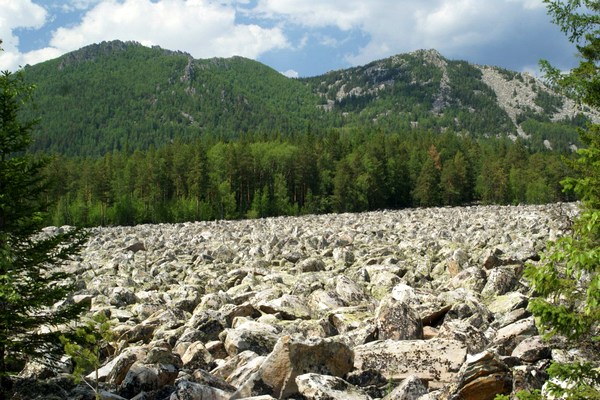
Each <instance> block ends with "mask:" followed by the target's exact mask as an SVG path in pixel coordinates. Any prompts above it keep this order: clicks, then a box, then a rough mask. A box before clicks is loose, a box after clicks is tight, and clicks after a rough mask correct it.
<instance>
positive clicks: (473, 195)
mask: <svg viewBox="0 0 600 400" xmlns="http://www.w3.org/2000/svg"><path fill="white" fill-rule="evenodd" d="M46 174H47V175H48V177H50V179H51V181H53V182H54V183H55V184H54V185H53V186H52V190H51V191H49V192H48V196H49V199H48V200H50V201H51V202H53V203H54V204H55V206H54V207H53V209H52V210H51V213H50V216H49V218H50V221H48V223H50V224H53V225H63V224H72V225H82V226H95V225H131V224H140V223H161V222H182V221H195V220H212V219H236V218H260V217H268V216H277V215H299V214H308V213H326V212H359V211H366V210H377V209H386V208H404V207H413V206H442V205H449V206H454V205H460V204H468V203H472V202H482V203H497V204H510V203H545V202H554V201H565V200H572V199H573V197H572V195H570V194H568V193H563V192H562V191H561V186H560V184H559V182H560V180H561V179H563V178H564V177H565V176H567V175H568V171H567V170H566V167H565V166H564V163H563V162H562V161H561V156H560V155H559V154H557V153H555V152H549V151H545V152H536V153H532V152H531V151H530V150H529V149H528V148H527V147H526V145H525V144H524V143H523V142H521V141H520V140H518V141H517V142H515V143H513V142H511V141H510V140H498V139H493V140H492V139H479V140H474V139H471V138H461V137H459V136H457V135H455V134H442V135H439V134H431V133H427V132H414V133H411V134H409V135H404V136H401V135H397V134H385V133H383V132H381V131H379V132H365V131H353V132H348V131H335V130H331V131H328V132H324V133H319V134H316V133H312V132H305V133H303V134H301V135H297V136H292V137H287V136H286V137H285V139H283V138H282V137H278V136H271V137H267V136H261V137H251V136H246V137H243V138H241V139H240V140H237V141H234V142H223V141H217V140H215V141H212V142H206V141H204V142H203V141H197V142H193V143H183V142H177V141H175V142H174V143H171V144H169V145H165V146H163V147H160V148H150V149H148V150H145V151H141V150H136V151H134V152H128V151H127V150H126V149H125V150H123V151H118V152H113V153H108V154H106V155H105V156H103V157H101V158H91V157H90V158H68V157H65V156H55V157H52V158H51V160H50V162H49V163H48V164H47V166H46Z"/></svg>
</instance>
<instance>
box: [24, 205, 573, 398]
mask: <svg viewBox="0 0 600 400" xmlns="http://www.w3.org/2000/svg"><path fill="white" fill-rule="evenodd" d="M576 213H577V207H576V205H574V204H554V205H543V206H515V207H499V206H490V207H483V206H474V207H463V208H432V209H414V210H402V211H382V212H372V213H362V214H342V215H322V216H305V217H300V218H273V219H261V220H249V221H215V222H206V223H185V224H174V225H141V226H136V227H111V228H97V229H94V230H93V232H92V235H91V238H90V240H89V243H88V244H87V247H86V248H85V250H84V251H83V253H82V255H81V258H80V259H78V260H77V261H76V262H73V263H72V264H71V265H69V267H68V268H69V269H70V270H71V271H72V272H75V273H76V276H77V283H78V288H79V291H78V292H77V294H76V296H74V298H73V300H74V301H77V302H85V303H86V304H88V305H89V309H90V314H98V313H101V314H104V315H107V316H109V317H110V319H111V321H112V324H113V331H114V333H115V335H116V338H117V339H116V340H115V341H114V343H112V346H110V347H109V348H107V349H106V350H107V354H109V356H108V357H107V358H106V360H105V361H104V363H103V366H102V368H101V369H100V370H99V371H98V372H99V381H100V382H101V388H102V392H101V394H102V398H103V399H123V398H124V399H137V400H141V399H146V400H149V399H157V400H158V399H170V400H184V399H186V400H194V399H204V400H206V399H242V398H253V399H271V398H276V399H277V398H293V399H365V400H366V399H377V398H383V399H386V400H387V399H420V400H426V399H450V398H464V399H493V398H494V395H495V394H496V393H510V392H511V391H515V390H519V389H523V388H541V387H542V384H543V383H544V381H545V380H546V374H545V369H546V368H547V366H548V365H549V363H550V361H551V360H553V359H554V360H564V359H569V358H573V357H577V356H579V355H580V353H581V351H580V350H576V349H568V348H564V346H562V345H561V344H560V342H552V343H548V342H544V341H542V340H541V338H540V336H539V333H538V329H537V328H536V325H535V322H534V319H533V317H531V315H530V314H529V312H528V311H527V303H528V298H529V297H528V296H529V288H528V286H527V283H526V282H525V281H524V280H523V279H522V271H523V267H524V263H526V262H528V261H529V262H535V261H536V260H538V259H539V255H540V253H541V252H542V251H543V249H544V248H545V246H546V242H547V241H548V240H551V239H555V238H557V237H558V236H560V235H561V234H563V233H564V232H565V229H566V228H567V227H568V225H569V221H570V220H571V219H572V218H573V216H574V215H575V214H576ZM49 231H51V229H49ZM65 368H68V363H66V365H65ZM94 376H95V374H93V373H92V374H90V376H89V380H90V381H92V380H93V379H94ZM42 378H43V379H42ZM15 388H16V391H17V394H16V395H15V397H14V398H15V399H17V398H19V399H24V398H40V399H41V398H61V399H64V398H69V399H88V398H89V399H93V398H94V395H93V392H92V391H91V389H89V388H88V387H87V386H86V385H83V384H79V385H75V384H74V383H72V382H71V380H70V378H68V375H67V374H66V373H65V372H64V371H62V372H61V371H47V370H44V369H43V368H41V367H39V366H37V367H36V366H35V365H30V366H28V367H27V368H26V370H25V371H24V372H23V373H22V374H21V377H20V378H19V379H16V380H15ZM28 396H29V397H28Z"/></svg>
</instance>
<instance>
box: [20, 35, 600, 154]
mask: <svg viewBox="0 0 600 400" xmlns="http://www.w3.org/2000/svg"><path fill="white" fill-rule="evenodd" d="M23 73H24V75H25V77H26V79H27V80H29V81H30V82H32V83H36V85H37V86H38V90H37V91H36V94H35V96H36V103H37V104H38V108H37V109H36V110H29V111H28V112H27V113H26V115H29V116H32V115H34V112H37V113H38V114H39V116H40V117H41V119H42V121H43V123H42V125H41V126H40V128H39V129H38V130H37V131H36V132H35V134H34V137H35V138H36V143H35V144H34V150H42V151H52V152H58V153H63V154H67V155H101V154H104V153H106V152H110V151H113V150H120V149H124V148H129V149H131V150H133V149H136V148H141V149H144V148H148V147H149V146H161V145H162V144H165V143H169V142H170V141H173V140H175V139H176V138H179V139H182V140H193V139H199V138H200V139H225V140H228V139H234V138H239V137H240V136H243V135H245V134H262V135H265V134H266V135H273V134H276V135H284V136H286V135H296V134H300V133H302V132H305V131H307V130H316V131H323V130H328V129H340V130H347V129H360V130H372V129H382V130H384V131H389V132H405V133H410V132H414V131H415V130H416V131H426V132H428V131H432V132H445V131H450V132H455V133H457V134H461V135H470V136H472V137H502V136H508V137H511V138H513V139H514V138H516V137H522V138H524V139H526V140H530V142H531V145H532V146H537V147H540V146H545V147H546V148H549V147H554V148H557V149H561V150H564V149H568V148H569V147H570V146H575V145H577V142H576V137H577V135H576V129H575V128H576V126H578V125H581V124H582V123H583V121H584V120H586V119H588V118H591V119H597V115H595V114H592V113H591V112H589V110H588V112H587V113H583V112H582V111H580V110H577V109H576V108H575V107H574V103H572V102H570V101H569V100H567V99H565V98H563V97H561V96H558V95H556V94H555V93H553V92H552V91H551V90H550V89H549V88H548V87H547V86H546V85H544V84H543V83H542V82H541V81H539V80H537V79H535V78H533V77H531V76H530V75H529V76H528V75H526V74H521V73H517V72H512V71H507V70H503V69H500V68H497V67H489V66H478V65H474V64H469V63H468V62H466V61H456V60H448V59H446V58H445V57H443V56H442V55H441V54H440V53H439V52H437V51H436V50H418V51H415V52H412V53H406V54H399V55H395V56H392V57H388V58H386V59H381V60H375V61H373V62H371V63H368V64H365V65H363V66H357V67H352V68H347V69H341V70H336V71H330V72H327V73H325V74H323V75H319V76H315V77H308V78H288V77H286V76H284V75H283V74H281V73H280V72H278V71H276V70H274V69H272V68H271V67H268V66H266V65H264V64H262V63H260V62H258V61H254V60H250V59H246V58H243V57H231V58H211V59H194V58H193V57H192V56H191V55H190V54H188V53H184V52H180V51H172V50H165V49H162V48H160V47H157V46H154V47H150V48H149V47H145V46H142V45H141V44H139V43H136V42H121V41H112V42H102V43H100V44H94V45H90V46H86V47H84V48H82V49H80V50H77V51H74V52H71V53H68V54H65V55H63V56H61V57H59V58H57V59H54V60H49V61H46V62H44V63H40V64H36V65H34V66H26V67H25V68H24V69H23ZM549 127H552V129H549ZM545 131H552V132H554V131H560V132H559V133H552V135H550V136H549V134H545V133H544V132H545Z"/></svg>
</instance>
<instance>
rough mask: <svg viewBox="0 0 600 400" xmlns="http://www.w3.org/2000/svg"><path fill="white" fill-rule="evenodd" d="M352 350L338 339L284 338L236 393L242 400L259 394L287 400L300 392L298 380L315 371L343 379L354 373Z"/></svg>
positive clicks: (234, 397) (236, 397)
mask: <svg viewBox="0 0 600 400" xmlns="http://www.w3.org/2000/svg"><path fill="white" fill-rule="evenodd" d="M353 361H354V360H353V354H352V350H351V349H350V348H349V347H348V346H347V345H345V344H344V343H341V342H339V341H336V340H331V339H317V340H313V341H296V340H293V339H292V338H291V337H289V336H283V337H282V338H281V339H279V341H278V342H277V345H276V346H275V348H274V349H273V351H272V352H271V354H269V355H268V356H267V358H266V359H265V360H264V361H263V363H262V365H261V366H260V368H259V370H258V371H257V372H256V373H255V374H254V375H253V376H252V377H251V378H250V379H249V380H248V381H247V382H245V383H244V384H243V385H241V387H240V388H239V389H238V391H237V392H236V393H235V394H234V396H233V397H232V399H241V398H244V397H248V396H254V395H258V394H265V393H266V394H270V395H273V396H274V397H277V398H284V397H288V396H291V395H293V394H295V393H298V386H297V384H296V381H295V379H296V377H297V376H298V375H301V374H304V373H308V372H314V373H318V374H323V375H332V376H338V377H342V376H344V375H345V374H347V373H348V372H349V371H350V370H352V366H353Z"/></svg>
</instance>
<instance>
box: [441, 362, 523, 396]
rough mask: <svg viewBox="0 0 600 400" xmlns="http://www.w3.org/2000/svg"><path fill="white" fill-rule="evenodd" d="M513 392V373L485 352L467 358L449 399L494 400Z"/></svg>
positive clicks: (449, 391) (450, 389)
mask: <svg viewBox="0 0 600 400" xmlns="http://www.w3.org/2000/svg"><path fill="white" fill-rule="evenodd" d="M511 390H512V372H511V371H510V369H509V368H508V367H507V366H506V365H505V364H504V363H503V362H502V361H500V359H499V357H498V356H496V355H495V354H494V353H491V352H487V351H484V352H482V353H479V354H476V355H474V356H469V357H467V361H466V362H465V363H464V365H463V366H462V367H461V369H460V371H459V373H458V377H457V379H456V382H454V383H453V384H452V385H451V386H450V388H449V390H448V396H447V397H444V398H447V399H465V400H494V398H495V397H496V395H499V394H509V393H510V392H511Z"/></svg>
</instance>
